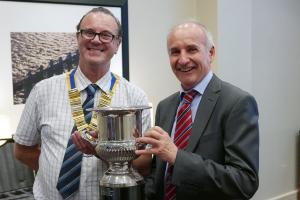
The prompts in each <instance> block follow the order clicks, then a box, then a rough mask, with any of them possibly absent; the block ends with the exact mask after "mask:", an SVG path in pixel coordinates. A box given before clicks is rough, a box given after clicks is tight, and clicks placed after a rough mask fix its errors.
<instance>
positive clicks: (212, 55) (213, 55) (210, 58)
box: [208, 46, 216, 63]
mask: <svg viewBox="0 0 300 200" xmlns="http://www.w3.org/2000/svg"><path fill="white" fill-rule="evenodd" d="M208 53H209V62H210V63H212V61H213V60H214V58H215V55H216V51H215V47H214V46H212V47H211V48H210V50H209V52H208Z"/></svg>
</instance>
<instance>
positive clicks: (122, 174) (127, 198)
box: [93, 106, 151, 200]
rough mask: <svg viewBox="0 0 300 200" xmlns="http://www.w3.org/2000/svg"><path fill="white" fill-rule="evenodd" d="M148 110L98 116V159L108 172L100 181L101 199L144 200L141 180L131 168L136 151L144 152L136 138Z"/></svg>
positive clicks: (105, 111)
mask: <svg viewBox="0 0 300 200" xmlns="http://www.w3.org/2000/svg"><path fill="white" fill-rule="evenodd" d="M149 108H151V107H149V106H139V107H104V108H96V109H93V111H94V112H96V114H97V131H98V141H97V143H96V147H95V150H96V153H97V155H98V156H99V157H100V158H101V159H102V160H103V161H105V163H107V165H108V169H107V170H106V171H105V173H104V175H103V177H102V178H101V180H100V199H103V200H143V199H144V180H143V177H142V176H141V175H140V174H139V173H138V172H137V171H136V170H134V169H133V168H132V165H131V162H132V160H134V159H135V158H136V157H137V156H136V154H135V150H136V149H144V148H145V144H138V143H136V142H135V138H137V137H140V136H142V111H143V110H144V109H149Z"/></svg>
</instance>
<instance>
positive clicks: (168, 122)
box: [164, 92, 180, 137]
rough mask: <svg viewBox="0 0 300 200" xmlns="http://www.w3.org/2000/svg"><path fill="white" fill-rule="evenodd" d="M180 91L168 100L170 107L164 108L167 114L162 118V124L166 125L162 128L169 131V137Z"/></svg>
mask: <svg viewBox="0 0 300 200" xmlns="http://www.w3.org/2000/svg"><path fill="white" fill-rule="evenodd" d="M179 95H180V93H179V92H178V93H177V95H174V98H172V99H171V100H170V104H169V105H170V107H169V106H168V110H166V112H167V115H166V117H165V119H164V124H165V125H166V126H165V127H164V128H165V130H166V131H167V132H168V133H169V135H170V137H171V132H172V128H173V124H174V120H175V117H176V112H177V107H178V105H179V103H180V98H179Z"/></svg>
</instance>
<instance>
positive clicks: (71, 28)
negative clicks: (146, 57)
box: [0, 0, 129, 133]
mask: <svg viewBox="0 0 300 200" xmlns="http://www.w3.org/2000/svg"><path fill="white" fill-rule="evenodd" d="M20 4H21V5H22V6H19V5H20ZM3 5H4V6H3ZM7 5H9V6H7ZM98 6H102V7H106V8H108V9H110V10H111V11H112V12H113V14H114V15H115V12H116V13H117V15H118V16H116V17H117V18H118V19H119V20H120V22H121V24H122V30H123V35H122V43H121V46H120V48H119V51H118V53H117V54H116V55H115V56H114V58H115V57H117V56H119V60H118V61H117V62H120V63H121V64H118V65H117V66H120V67H121V68H122V69H121V71H122V72H121V76H123V77H124V78H126V79H127V80H129V48H128V46H129V45H128V0H30V1H25V0H24V1H20V0H10V1H9V0H0V12H1V13H2V15H3V16H4V17H2V18H1V19H0V24H1V25H3V26H2V28H1V30H0V43H1V46H0V84H1V85H5V88H4V89H3V90H2V91H1V95H0V112H1V114H2V115H4V116H7V117H8V118H9V119H10V124H11V130H12V133H14V132H15V130H16V127H17V124H18V122H19V119H20V116H21V113H22V111H23V108H24V104H18V105H16V104H15V103H14V88H13V84H12V82H13V81H12V80H13V77H12V73H13V72H12V61H11V60H12V59H11V49H12V47H11V44H10V43H11V41H10V37H11V35H10V34H11V32H19V31H20V32H26V33H27V32H44V31H45V32H52V31H53V32H58V31H60V30H59V28H57V27H63V28H65V29H66V30H67V31H65V30H62V32H73V33H75V32H76V28H75V27H76V25H77V23H78V22H79V20H80V18H81V17H82V16H83V15H84V14H85V13H86V12H88V11H89V10H91V9H92V8H94V7H98ZM7 7H9V8H10V9H7ZM34 7H38V8H39V9H36V10H34V9H33V8H34ZM11 9H14V10H11ZM61 9H62V10H64V9H65V10H66V14H65V15H64V16H63V17H61V18H59V15H58V13H59V10H61ZM52 11H53V16H51V19H52V17H53V20H49V18H50V17H47V16H46V15H47V13H51V12H52ZM22 12H27V13H28V14H23V15H22ZM27 15H31V16H27ZM45 18H46V20H44V19H45ZM69 19H72V20H74V22H73V21H72V23H69V22H68V21H67V20H69ZM47 20H48V21H47ZM35 21H40V23H37V24H38V25H41V27H40V26H36V25H33V24H34V23H35ZM64 21H66V22H65V23H64ZM75 21H76V24H75ZM15 23H17V24H18V28H15V26H14V24H15ZM57 24H59V25H58V26H56V25H57ZM65 25H66V26H65ZM31 26H32V27H31ZM12 27H13V28H12ZM66 27H67V28H66ZM52 29H53V30H52ZM114 58H113V59H114ZM113 62H114V61H113V60H112V63H113ZM111 69H112V67H111ZM112 71H113V72H114V70H113V69H112ZM119 75H120V74H119Z"/></svg>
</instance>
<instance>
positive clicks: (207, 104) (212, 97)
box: [186, 75, 221, 152]
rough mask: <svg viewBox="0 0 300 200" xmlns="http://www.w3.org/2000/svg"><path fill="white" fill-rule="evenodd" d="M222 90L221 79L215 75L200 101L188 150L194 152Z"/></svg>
mask: <svg viewBox="0 0 300 200" xmlns="http://www.w3.org/2000/svg"><path fill="white" fill-rule="evenodd" d="M220 90H221V80H220V79H218V78H217V77H216V76H215V75H213V77H212V79H211V81H210V83H209V84H208V86H207V88H206V89H205V91H204V94H203V95H202V99H201V101H200V103H199V106H198V109H197V113H196V116H195V120H194V122H193V127H192V132H191V135H190V138H189V143H188V146H187V149H186V150H187V151H190V152H192V151H193V150H194V148H195V147H196V145H197V143H198V141H199V139H200V137H201V136H202V134H203V131H204V129H205V127H206V125H207V123H208V120H209V118H210V116H211V114H212V112H213V109H214V107H215V105H216V102H217V100H218V97H219V91H220Z"/></svg>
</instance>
